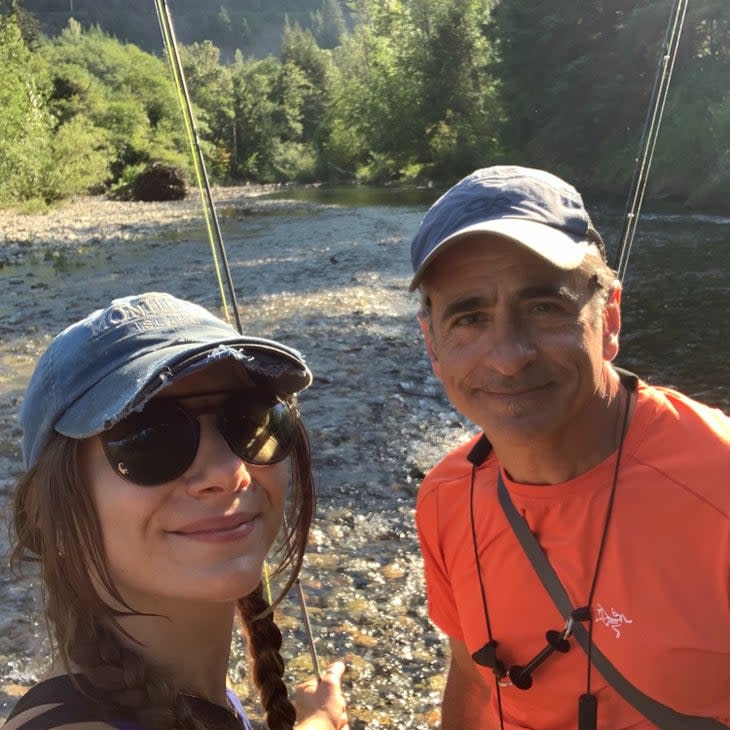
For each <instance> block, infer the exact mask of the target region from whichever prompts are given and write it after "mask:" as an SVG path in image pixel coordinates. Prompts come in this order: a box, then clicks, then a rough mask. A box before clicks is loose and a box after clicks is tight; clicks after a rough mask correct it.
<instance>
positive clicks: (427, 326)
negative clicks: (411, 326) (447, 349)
mask: <svg viewBox="0 0 730 730" xmlns="http://www.w3.org/2000/svg"><path fill="white" fill-rule="evenodd" d="M418 324H419V325H421V332H422V333H423V342H424V344H425V345H426V354H427V355H428V359H429V360H430V361H431V370H433V374H434V375H435V376H436V377H437V378H438V379H439V380H441V365H440V363H439V359H438V355H437V354H436V350H435V349H434V346H433V330H432V329H431V320H430V319H429V318H428V317H427V316H426V315H425V314H423V313H422V312H419V313H418Z"/></svg>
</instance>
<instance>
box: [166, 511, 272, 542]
mask: <svg viewBox="0 0 730 730" xmlns="http://www.w3.org/2000/svg"><path fill="white" fill-rule="evenodd" d="M257 517H258V514H256V513H255V512H239V513H236V514H233V515H225V516H224V517H208V518H206V519H203V520H196V521H194V522H188V523H187V524H186V525H183V526H182V527H180V528H179V529H177V530H172V531H171V533H172V534H173V535H179V536H181V537H184V538H188V539H191V540H202V541H204V542H228V541H229V540H239V539H241V538H243V537H246V536H247V535H249V534H250V533H251V532H252V531H253V529H254V527H255V523H256V519H257Z"/></svg>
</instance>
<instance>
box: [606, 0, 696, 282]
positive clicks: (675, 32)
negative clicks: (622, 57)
mask: <svg viewBox="0 0 730 730" xmlns="http://www.w3.org/2000/svg"><path fill="white" fill-rule="evenodd" d="M688 2H689V0H674V6H673V8H672V11H671V12H670V14H669V21H668V23H667V30H666V33H665V37H664V44H663V46H662V52H661V54H660V56H659V62H658V64H657V72H656V75H655V77H654V88H653V89H652V97H651V101H650V102H649V108H648V110H647V115H646V120H645V122H644V130H643V132H642V139H641V143H640V145H639V150H640V152H639V155H638V156H637V158H636V165H635V166H634V176H633V180H632V181H631V188H630V190H629V195H628V198H627V200H626V212H625V214H624V224H623V230H622V231H621V238H620V239H619V241H620V242H619V247H618V251H617V254H616V261H615V262H614V268H615V269H616V271H617V273H618V278H619V280H620V281H623V279H624V277H625V275H626V270H627V268H628V264H629V254H630V253H631V247H632V245H633V242H634V234H635V233H636V227H637V225H638V223H639V212H640V211H641V206H642V203H643V201H644V193H645V192H646V184H647V181H648V179H649V170H650V168H651V162H652V158H653V156H654V148H655V146H656V141H657V137H658V136H659V127H660V126H661V121H662V115H663V114H664V108H665V106H666V103H667V93H668V91H669V83H670V81H671V80H672V72H673V71H674V63H675V61H676V60H677V49H678V47H679V40H680V38H681V36H682V28H683V27H684V19H685V15H686V13H687V5H688Z"/></svg>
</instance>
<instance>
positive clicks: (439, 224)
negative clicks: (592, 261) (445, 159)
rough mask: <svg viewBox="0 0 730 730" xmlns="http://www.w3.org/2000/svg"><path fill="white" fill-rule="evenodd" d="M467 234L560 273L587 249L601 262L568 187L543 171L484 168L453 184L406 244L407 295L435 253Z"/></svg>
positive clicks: (590, 231) (589, 226)
mask: <svg viewBox="0 0 730 730" xmlns="http://www.w3.org/2000/svg"><path fill="white" fill-rule="evenodd" d="M472 233H493V234H495V235H498V236H502V237H504V238H508V239H510V240H512V241H515V242H516V243H519V244H522V245H523V246H526V247H527V248H529V249H531V250H532V251H534V252H535V253H536V254H538V255H539V256H542V257H543V258H545V259H547V260H548V261H550V262H551V263H552V264H554V265H555V266H557V267H558V268H560V269H574V268H576V267H577V266H578V265H579V264H580V263H581V261H583V257H584V256H585V254H586V251H587V250H588V248H589V246H590V245H595V246H597V247H598V249H599V251H600V253H601V255H602V256H603V257H604V259H605V251H604V248H603V241H602V240H601V237H600V235H599V234H598V232H597V231H596V229H595V228H594V227H593V224H592V223H591V219H590V216H589V215H588V213H587V212H586V209H585V208H584V206H583V200H582V198H581V196H580V193H578V191H577V190H576V189H575V188H574V187H573V186H572V185H569V184H568V183H566V182H565V181H563V180H561V179H560V178H559V177H556V176H555V175H552V174H551V173H549V172H544V171H543V170H533V169H530V168H527V167H517V166H506V165H505V166H495V167H486V168H484V169H482V170H477V171H476V172H473V173H472V174H471V175H469V176H468V177H465V178H464V179H463V180H461V181H460V182H458V183H457V184H456V185H454V187H452V188H451V189H450V190H447V191H446V192H445V193H444V194H443V195H442V196H441V197H440V198H439V199H438V200H437V201H436V202H435V203H434V204H433V205H432V206H431V208H429V210H428V212H427V213H426V216H425V218H424V219H423V221H421V225H420V226H419V228H418V231H417V232H416V235H415V237H414V239H413V241H412V242H411V263H412V264H413V271H414V272H415V274H414V277H413V280H412V281H411V285H410V290H411V291H413V290H414V289H416V288H417V287H418V285H419V284H420V283H421V279H422V278H423V275H424V274H425V272H426V269H427V268H428V267H429V265H430V264H431V263H432V262H433V260H434V259H435V258H436V257H437V256H438V255H439V254H440V253H443V251H444V250H445V249H446V248H448V247H449V246H450V245H452V244H453V243H454V242H455V241H457V240H459V239H461V238H462V237H465V236H468V235H469V234H472Z"/></svg>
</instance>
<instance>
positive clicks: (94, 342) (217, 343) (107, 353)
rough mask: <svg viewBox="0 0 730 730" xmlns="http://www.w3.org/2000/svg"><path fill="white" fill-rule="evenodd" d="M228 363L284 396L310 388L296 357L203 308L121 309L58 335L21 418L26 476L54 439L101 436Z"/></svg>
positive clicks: (131, 302) (168, 303)
mask: <svg viewBox="0 0 730 730" xmlns="http://www.w3.org/2000/svg"><path fill="white" fill-rule="evenodd" d="M223 358H232V359H234V360H235V361H237V362H240V363H241V365H242V367H243V368H245V370H246V372H247V373H248V374H249V375H251V376H252V377H253V379H254V380H255V381H256V383H260V382H264V383H266V384H267V386H269V387H271V389H272V390H273V391H274V392H276V393H279V394H281V395H289V394H294V393H297V392H299V391H300V390H304V389H305V388H307V387H308V386H309V385H310V383H311V382H312V373H311V372H310V370H309V368H308V367H307V365H306V364H305V362H304V359H303V358H302V356H301V354H300V353H299V352H297V351H296V350H294V349H292V348H290V347H286V346H285V345H282V344H280V343H279V342H274V341H273V340H267V339H262V338H259V337H245V336H243V335H241V334H239V332H238V331H237V330H236V329H235V328H234V327H231V326H230V325H229V324H227V323H226V322H224V321H223V320H221V319H218V318H217V317H215V316H214V315H212V314H211V313H210V312H208V311H207V310H206V309H204V308H203V307H201V306H198V305H197V304H193V303H191V302H187V301H183V300H182V299H177V298H175V297H173V296H171V295H170V294H164V293H160V292H149V293H145V294H139V295H136V296H129V297H124V298H122V299H115V300H114V301H113V302H112V303H111V304H110V305H109V306H108V307H107V308H106V309H99V310H97V311H95V312H92V313H91V314H90V315H88V316H87V317H85V318H84V319H82V320H81V321H79V322H76V323H75V324H72V325H71V326H70V327H68V328H67V329H65V330H64V331H63V332H61V333H60V334H59V335H57V336H56V337H55V338H54V339H53V341H52V342H51V344H50V345H49V346H48V349H47V350H46V351H45V352H44V353H43V355H42V356H41V357H40V359H39V360H38V363H37V365H36V368H35V370H34V372H33V375H32V376H31V379H30V383H29V385H28V388H27V390H26V393H25V398H24V400H23V404H22V406H21V411H20V423H21V427H22V429H23V462H24V465H25V468H26V469H29V468H30V467H32V466H33V465H34V464H35V463H36V462H37V461H38V457H39V456H40V454H41V452H42V451H43V449H44V448H45V446H46V445H47V444H48V442H49V441H50V439H51V436H52V435H53V432H54V431H57V432H58V433H61V434H63V435H64V436H69V437H71V438H77V439H80V438H87V437H89V436H93V435H95V434H98V433H101V432H102V431H105V430H106V429H108V428H111V427H112V426H113V425H114V424H115V423H117V422H118V421H120V420H121V419H122V418H124V417H125V416H126V415H128V414H129V413H130V412H131V411H133V410H139V409H141V408H142V406H143V405H144V404H145V403H146V402H147V401H148V400H149V399H150V398H152V397H153V396H154V395H155V394H156V393H157V392H159V391H160V390H161V389H162V388H164V387H165V386H166V385H169V384H170V382H171V381H172V380H173V379H175V378H176V377H179V376H180V375H181V374H183V373H184V374H188V373H189V372H191V371H192V370H195V369H197V368H200V367H203V366H205V365H208V364H211V363H213V362H215V361H217V360H219V359H223Z"/></svg>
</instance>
